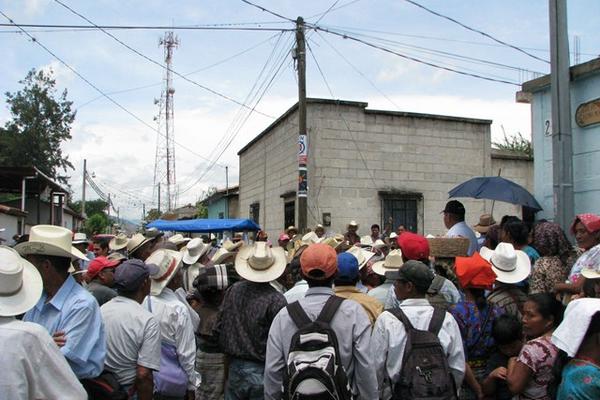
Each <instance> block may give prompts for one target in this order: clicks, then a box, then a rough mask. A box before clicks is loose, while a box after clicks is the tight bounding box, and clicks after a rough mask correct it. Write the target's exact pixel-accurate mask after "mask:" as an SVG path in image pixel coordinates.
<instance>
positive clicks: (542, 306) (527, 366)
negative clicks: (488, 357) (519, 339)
mask: <svg viewBox="0 0 600 400" xmlns="http://www.w3.org/2000/svg"><path fill="white" fill-rule="evenodd" d="M562 317H563V306H562V304H561V303H560V302H559V301H558V300H556V299H555V298H554V296H553V295H551V294H550V293H538V294H533V295H530V296H529V297H528V300H527V301H526V302H525V305H524V306H523V332H524V333H525V335H526V336H527V337H528V338H529V339H530V340H529V341H528V342H527V343H525V345H524V346H523V348H522V349H521V352H520V353H519V356H518V357H513V358H511V359H510V360H509V362H508V372H507V375H506V383H507V384H508V389H509V390H510V391H511V392H512V393H513V394H515V395H517V398H518V399H519V400H550V399H551V396H550V394H548V385H549V384H550V383H551V381H552V379H553V374H552V366H553V365H554V363H555V361H556V359H557V356H558V348H557V347H556V346H555V345H554V344H553V343H552V341H551V336H552V332H554V329H555V328H556V327H557V326H558V325H559V324H560V322H561V321H562Z"/></svg>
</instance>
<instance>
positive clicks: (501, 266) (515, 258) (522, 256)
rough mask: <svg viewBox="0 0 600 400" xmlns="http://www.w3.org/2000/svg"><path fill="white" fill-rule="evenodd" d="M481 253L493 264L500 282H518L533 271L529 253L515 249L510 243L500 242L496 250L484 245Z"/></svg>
mask: <svg viewBox="0 0 600 400" xmlns="http://www.w3.org/2000/svg"><path fill="white" fill-rule="evenodd" d="M479 254H480V255H481V257H482V258H484V259H485V260H487V261H488V262H489V263H490V264H492V269H493V270H494V272H495V273H496V280H497V281H499V282H502V283H518V282H521V281H522V280H524V279H525V278H527V277H528V276H529V274H530V273H531V260H530V259H529V256H528V255H527V253H525V252H524V251H521V250H515V248H514V247H513V245H512V244H510V243H504V242H502V243H499V244H498V246H497V247H496V250H490V249H488V248H487V247H485V246H483V247H482V248H481V250H480V251H479Z"/></svg>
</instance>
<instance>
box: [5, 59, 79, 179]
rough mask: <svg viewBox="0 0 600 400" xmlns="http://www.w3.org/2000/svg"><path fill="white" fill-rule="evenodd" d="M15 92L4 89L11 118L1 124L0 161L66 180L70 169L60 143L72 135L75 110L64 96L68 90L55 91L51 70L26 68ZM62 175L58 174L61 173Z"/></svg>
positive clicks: (71, 166) (54, 81)
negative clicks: (33, 168) (25, 74)
mask: <svg viewBox="0 0 600 400" xmlns="http://www.w3.org/2000/svg"><path fill="white" fill-rule="evenodd" d="M19 83H20V84H22V85H23V88H22V89H21V90H18V91H17V92H15V93H10V92H7V93H5V95H6V102H7V103H8V106H9V110H10V114H11V119H9V120H8V121H7V122H6V124H5V125H4V128H0V164H2V165H8V166H23V165H31V166H36V167H37V168H39V169H40V170H41V171H42V172H43V173H45V174H46V175H48V176H50V177H51V178H53V179H56V180H57V181H59V182H62V183H67V179H68V177H67V176H66V175H65V174H66V172H67V170H68V169H69V168H70V169H73V164H71V162H70V161H69V158H68V157H67V156H65V155H63V153H62V150H61V148H60V146H61V144H62V143H63V142H64V141H66V140H69V139H71V124H72V123H73V121H74V120H75V111H72V110H71V106H72V104H73V102H72V101H69V100H67V90H66V89H65V90H64V91H63V92H62V93H58V92H57V89H56V80H55V79H54V77H53V73H52V71H50V72H44V71H36V70H35V69H32V70H31V71H29V73H28V74H27V76H26V77H25V79H23V80H21V81H19ZM61 172H62V173H63V175H60V173H61Z"/></svg>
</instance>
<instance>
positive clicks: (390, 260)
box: [371, 249, 404, 276]
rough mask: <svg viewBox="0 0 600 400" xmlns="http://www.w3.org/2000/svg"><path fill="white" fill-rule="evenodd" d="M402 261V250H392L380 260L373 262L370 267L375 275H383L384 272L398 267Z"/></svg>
mask: <svg viewBox="0 0 600 400" xmlns="http://www.w3.org/2000/svg"><path fill="white" fill-rule="evenodd" d="M402 264H404V261H403V260H402V250H400V249H398V250H392V251H390V253H389V254H388V255H387V256H386V257H385V259H384V260H382V261H377V262H376V263H373V265H372V266H371V268H372V269H373V272H375V273H376V274H377V275H382V276H385V273H386V272H389V271H392V270H396V269H399V268H400V267H401V266H402Z"/></svg>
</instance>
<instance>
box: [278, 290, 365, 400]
mask: <svg viewBox="0 0 600 400" xmlns="http://www.w3.org/2000/svg"><path fill="white" fill-rule="evenodd" d="M342 301H344V299H342V298H341V297H337V296H331V297H330V298H329V299H328V300H327V303H325V306H323V309H322V310H321V313H320V314H319V316H318V317H317V319H316V320H315V321H311V320H310V318H309V317H308V315H306V312H305V311H304V310H303V309H302V306H300V303H298V302H297V301H296V302H294V303H292V304H289V305H288V306H287V310H288V313H289V315H290V317H291V318H292V320H293V321H294V323H295V324H296V326H297V327H298V328H299V329H298V331H297V332H296V333H295V334H294V336H292V341H291V343H290V350H289V354H288V359H287V362H288V364H287V367H286V369H285V370H284V374H283V399H286V400H301V399H315V400H316V399H319V400H327V399H335V400H352V399H353V397H352V391H351V390H350V386H349V384H348V377H347V375H346V371H345V370H344V367H343V366H342V362H341V360H340V351H339V347H338V341H337V336H336V334H335V332H334V330H333V329H332V328H331V326H330V325H329V324H330V322H331V319H332V318H333V316H334V315H335V313H336V311H337V310H338V308H339V307H340V305H341V304H342Z"/></svg>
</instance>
